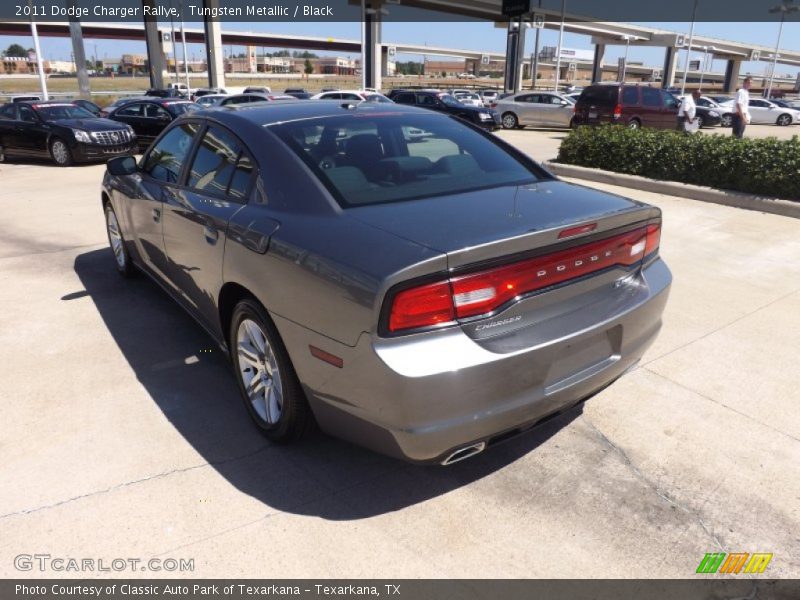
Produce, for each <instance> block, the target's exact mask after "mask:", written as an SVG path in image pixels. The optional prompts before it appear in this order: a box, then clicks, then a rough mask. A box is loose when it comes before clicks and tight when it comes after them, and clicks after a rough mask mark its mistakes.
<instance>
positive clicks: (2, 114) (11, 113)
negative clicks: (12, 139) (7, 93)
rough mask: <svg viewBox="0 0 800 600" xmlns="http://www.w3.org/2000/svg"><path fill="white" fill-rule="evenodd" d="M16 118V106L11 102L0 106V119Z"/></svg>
mask: <svg viewBox="0 0 800 600" xmlns="http://www.w3.org/2000/svg"><path fill="white" fill-rule="evenodd" d="M16 118H17V107H16V106H14V105H13V104H6V105H5V106H4V107H2V108H0V119H11V120H15V119H16Z"/></svg>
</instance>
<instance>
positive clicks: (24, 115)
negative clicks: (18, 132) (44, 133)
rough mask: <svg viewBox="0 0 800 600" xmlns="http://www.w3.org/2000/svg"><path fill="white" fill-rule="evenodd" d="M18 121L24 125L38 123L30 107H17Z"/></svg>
mask: <svg viewBox="0 0 800 600" xmlns="http://www.w3.org/2000/svg"><path fill="white" fill-rule="evenodd" d="M19 120H20V121H25V122H26V123H36V121H38V119H37V118H36V115H35V114H34V112H33V109H32V108H31V107H30V106H20V107H19Z"/></svg>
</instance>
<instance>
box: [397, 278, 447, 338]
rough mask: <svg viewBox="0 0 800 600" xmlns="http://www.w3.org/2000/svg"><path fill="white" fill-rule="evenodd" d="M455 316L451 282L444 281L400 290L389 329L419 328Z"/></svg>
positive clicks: (444, 321) (445, 321) (443, 321)
mask: <svg viewBox="0 0 800 600" xmlns="http://www.w3.org/2000/svg"><path fill="white" fill-rule="evenodd" d="M454 318H455V312H454V310H453V297H452V294H451V293H450V283H449V282H447V281H443V282H440V283H432V284H428V285H423V286H421V287H415V288H411V289H408V290H403V291H402V292H399V293H398V294H397V295H396V296H395V297H394V302H392V312H391V315H390V316H389V331H399V330H401V329H418V328H420V327H431V326H433V325H438V324H440V323H448V322H450V321H452V320H453V319H454Z"/></svg>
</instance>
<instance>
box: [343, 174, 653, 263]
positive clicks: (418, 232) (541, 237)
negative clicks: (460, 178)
mask: <svg viewBox="0 0 800 600" xmlns="http://www.w3.org/2000/svg"><path fill="white" fill-rule="evenodd" d="M347 214H348V216H350V217H352V218H355V219H358V220H359V221H362V222H364V223H367V224H369V225H372V226H373V227H377V228H379V229H382V230H384V231H387V232H390V233H393V234H395V235H397V236H399V237H401V238H403V239H406V240H410V241H413V242H415V243H418V244H421V245H423V246H426V247H428V248H431V249H433V250H436V251H439V252H442V253H444V254H446V255H447V258H448V267H449V268H451V269H458V268H460V267H463V266H466V265H469V264H473V263H480V262H482V261H487V260H491V259H495V258H499V257H503V256H507V255H513V254H518V253H521V252H527V251H531V250H535V249H537V248H543V247H546V246H549V245H552V244H555V243H558V242H563V241H564V240H560V239H559V238H558V234H559V232H561V231H562V230H563V229H566V228H570V227H573V226H576V225H581V224H584V223H597V226H596V228H595V229H593V230H592V232H591V233H592V234H593V235H594V234H598V233H601V232H603V231H611V230H614V229H618V228H620V227H624V226H626V225H629V224H632V223H636V222H640V221H645V220H647V219H648V218H650V217H651V216H654V215H655V214H657V211H656V209H653V208H652V207H650V206H648V205H646V204H643V203H640V202H636V201H634V200H629V199H627V198H623V197H622V196H617V195H614V194H608V193H605V192H598V191H596V190H592V189H589V188H585V187H582V186H579V185H574V184H570V183H566V182H563V181H558V180H551V181H541V182H538V183H533V184H529V185H524V186H506V187H500V188H494V189H490V190H477V191H473V192H467V193H461V194H455V195H452V196H438V197H434V198H426V199H422V200H412V201H406V202H397V203H390V204H380V205H372V206H364V207H358V208H352V209H348V211H347Z"/></svg>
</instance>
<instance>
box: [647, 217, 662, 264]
mask: <svg viewBox="0 0 800 600" xmlns="http://www.w3.org/2000/svg"><path fill="white" fill-rule="evenodd" d="M660 243H661V223H652V224H650V225H648V226H647V243H646V244H645V247H644V255H645V256H650V255H651V254H653V253H654V252H656V251H657V250H658V245H659V244H660Z"/></svg>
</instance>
